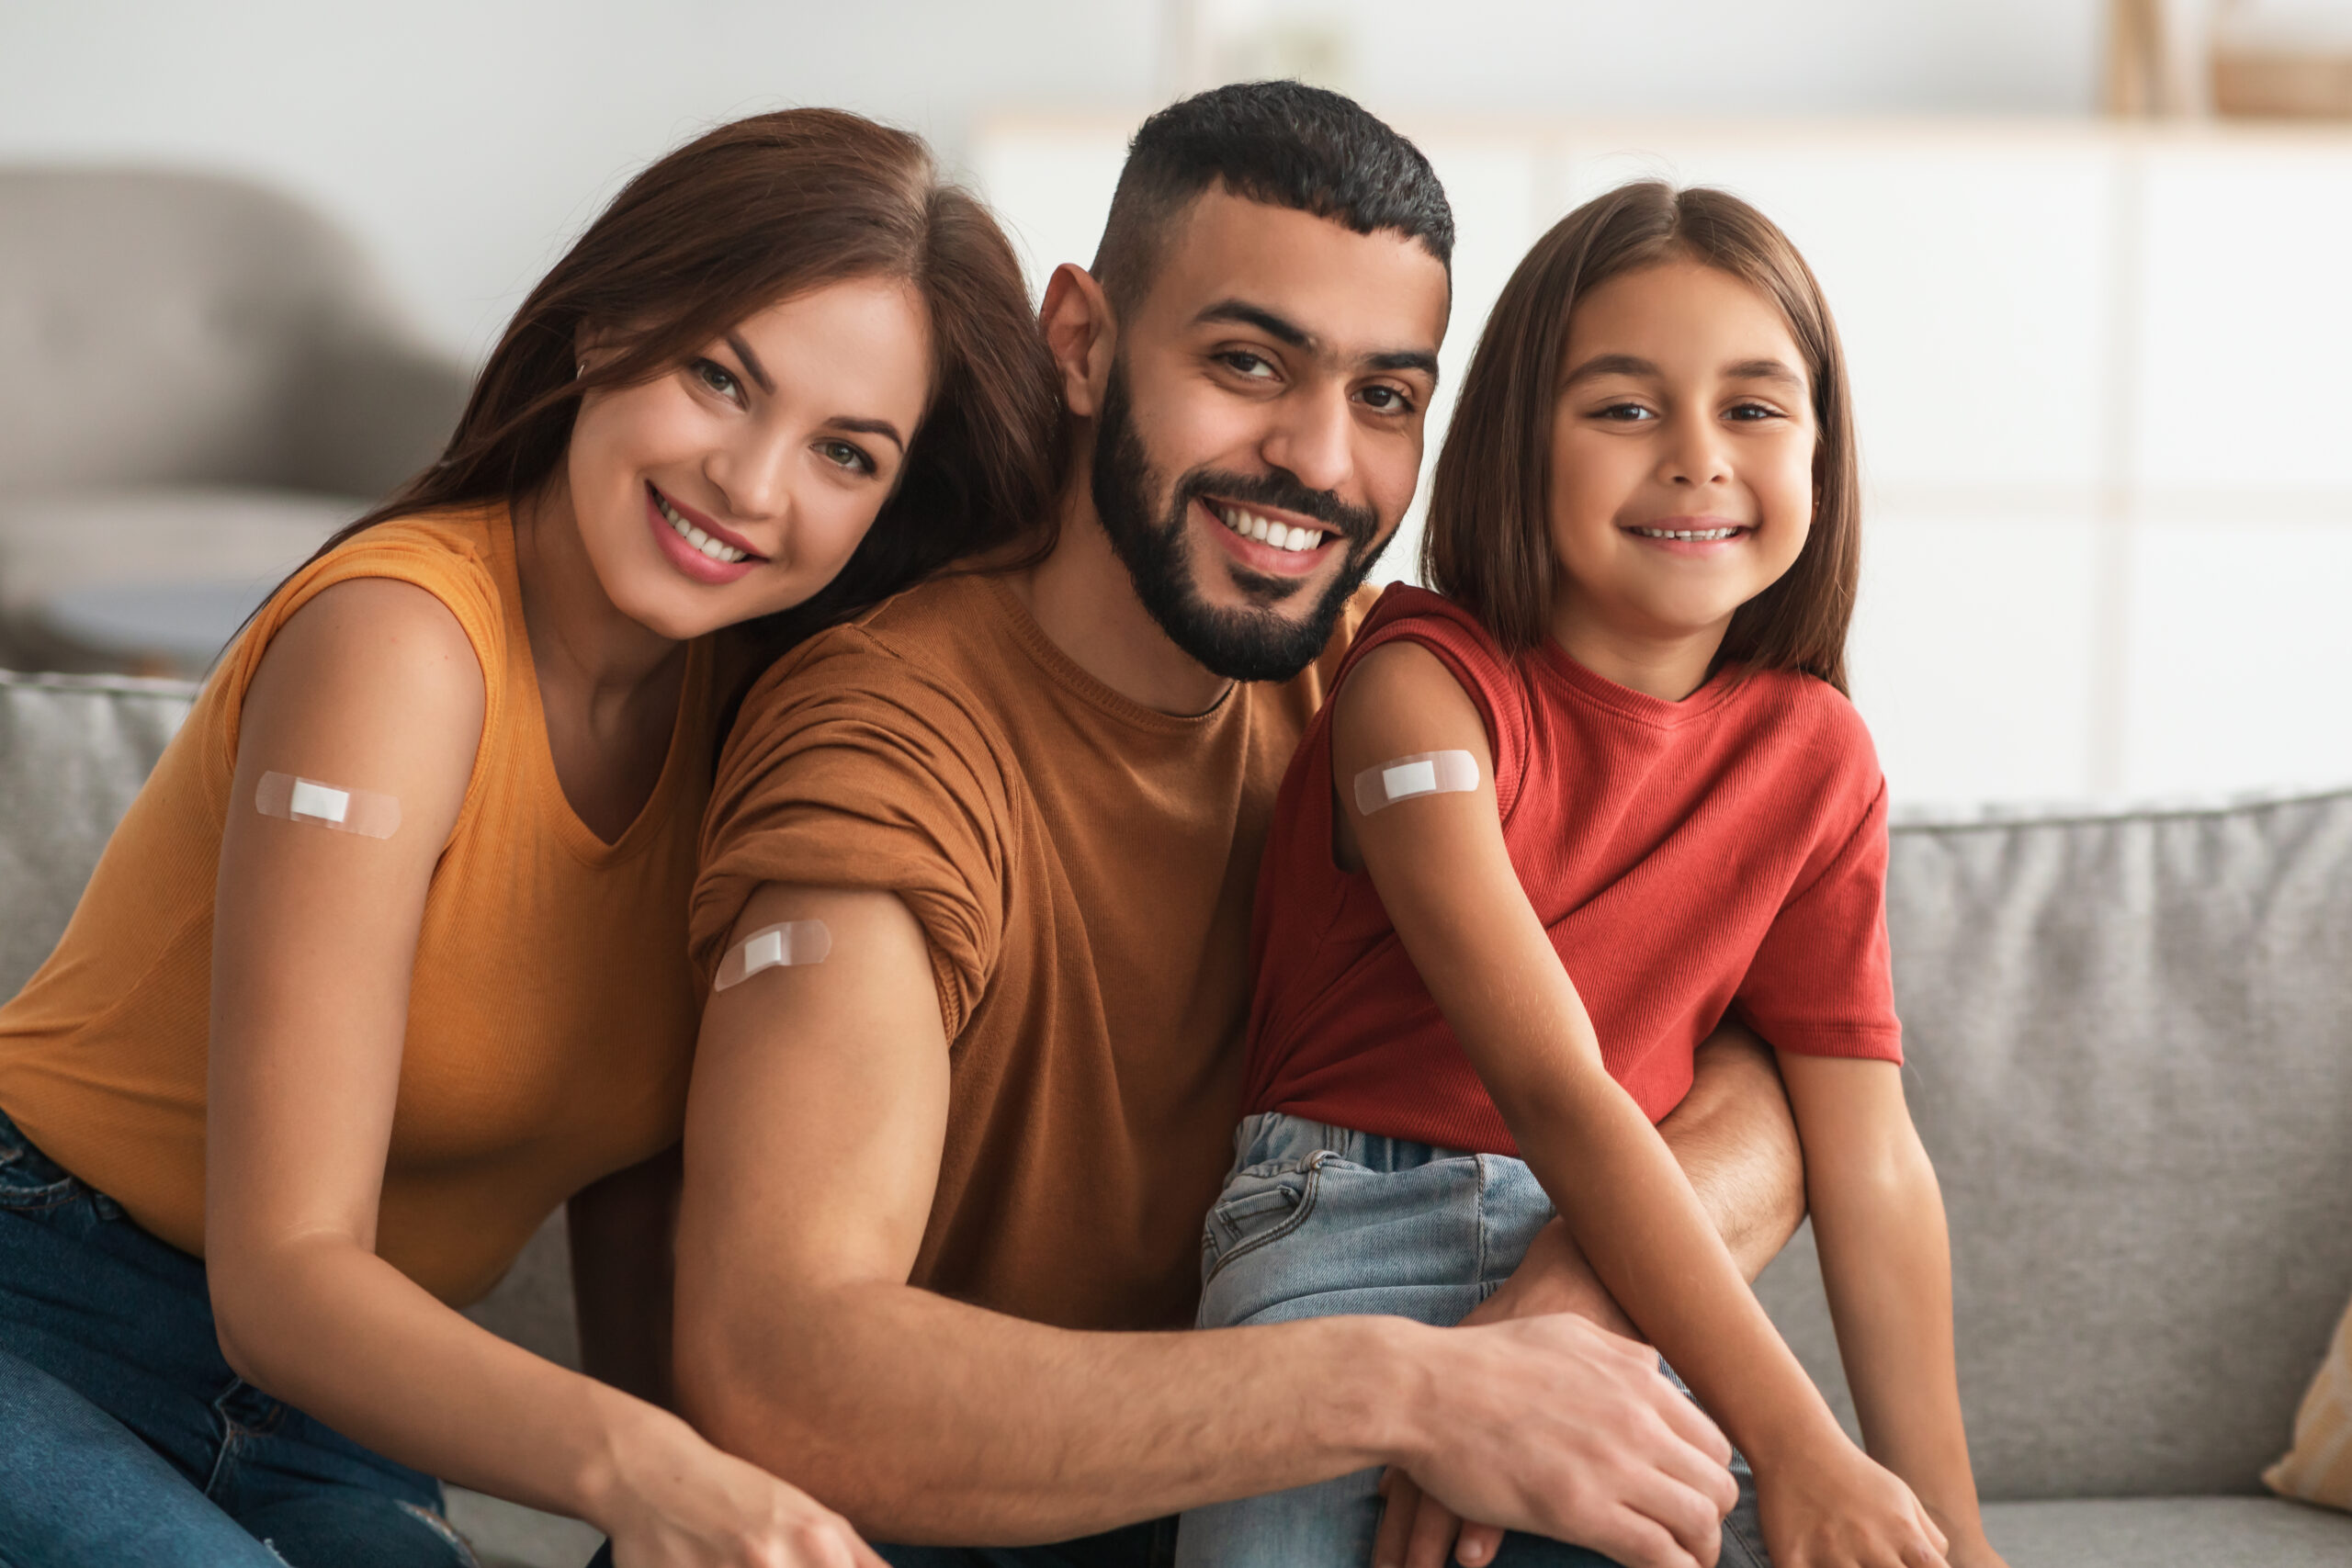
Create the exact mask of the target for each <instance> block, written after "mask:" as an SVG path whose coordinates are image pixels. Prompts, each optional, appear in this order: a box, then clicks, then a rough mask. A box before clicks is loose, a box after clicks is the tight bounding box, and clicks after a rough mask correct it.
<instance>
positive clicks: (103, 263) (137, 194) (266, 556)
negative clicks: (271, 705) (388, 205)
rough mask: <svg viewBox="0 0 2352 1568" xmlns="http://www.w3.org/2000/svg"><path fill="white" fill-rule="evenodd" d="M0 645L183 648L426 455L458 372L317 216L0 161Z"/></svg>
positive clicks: (68, 650)
mask: <svg viewBox="0 0 2352 1568" xmlns="http://www.w3.org/2000/svg"><path fill="white" fill-rule="evenodd" d="M0 363H5V364H6V365H7V366H8V367H10V370H11V374H10V375H9V376H8V377H7V378H6V380H5V382H0V663H6V664H9V665H13V666H15V667H17V668H20V669H23V668H48V669H68V670H71V669H101V668H108V667H115V668H122V667H129V668H134V669H140V670H143V671H148V672H154V673H162V672H165V671H190V672H192V671H193V670H195V669H200V668H201V665H202V663H203V661H204V660H205V659H207V658H209V654H210V652H211V650H212V648H213V647H215V646H217V643H218V636H217V635H216V634H219V633H225V631H226V629H227V627H228V626H233V625H234V624H235V622H236V620H237V619H239V618H241V617H242V615H243V612H244V611H245V610H246V609H249V608H251V606H252V604H253V603H254V602H256V601H257V600H258V597H259V595H260V593H261V592H263V591H265V590H266V588H267V587H268V586H269V585H270V584H271V583H273V582H275V581H277V578H278V577H279V576H280V575H282V574H283V573H284V572H285V571H286V570H288V568H290V567H291V566H293V565H294V564H296V563H297V562H299V561H300V560H301V558H303V557H304V556H306V555H307V554H309V552H310V551H311V549H312V548H313V547H315V546H316V545H317V544H318V542H319V541H320V540H321V539H322V538H323V537H325V536H326V535H327V534H329V533H330V532H332V531H333V530H334V528H335V527H336V526H337V525H340V524H342V523H344V522H346V521H348V520H349V519H350V518H352V517H354V516H356V515H357V514H358V513H359V512H361V511H362V510H364V509H365V508H366V507H367V506H368V504H369V503H370V502H373V501H374V500H375V499H376V498H377V497H379V496H380V495H382V494H383V493H384V492H385V491H388V490H389V489H390V488H391V487H392V486H393V485H395V484H397V483H398V482H400V480H401V479H404V478H406V477H407V476H408V475H409V474H410V473H412V472H413V471H414V470H415V469H416V468H418V467H420V466H421V465H423V464H424V463H425V462H426V461H429V460H430V459H431V458H432V457H433V456H434V455H435V452H437V450H438V449H439V447H440V446H441V444H442V443H443V442H444V441H445V440H447V436H448V434H449V431H450V429H451V427H452V426H453V425H454V424H455V423H456V421H457V417H458V412H460V410H461V409H462V407H463V405H464V400H465V396H466V390H467V386H468V381H469V377H468V374H467V372H466V369H465V367H463V366H461V365H459V364H458V363H457V362H456V361H454V360H453V359H451V358H450V357H449V356H447V355H444V354H441V353H439V352H438V351H436V350H435V349H433V348H431V347H430V346H428V345H427V344H424V342H423V341H422V339H421V338H420V337H419V335H418V334H417V333H416V332H415V331H414V329H413V328H412V327H411V326H410V325H409V324H408V323H407V322H406V321H404V320H403V319H402V317H401V314H400V313H399V312H398V311H397V310H395V309H394V308H393V305H392V303H391V301H390V299H389V297H388V296H387V295H386V293H385V292H384V290H383V288H382V287H381V285H380V284H379V281H378V279H377V278H376V276H375V275H374V272H373V270H372V269H371V268H370V267H369V265H368V263H367V262H366V260H365V258H364V257H362V256H361V254H359V252H358V251H357V249H356V247H355V246H354V245H353V244H352V243H351V242H350V241H349V240H348V239H346V238H345V236H344V235H343V234H341V233H339V232H338V231H336V230H335V229H334V227H333V226H331V225H330V224H329V223H327V222H326V221H325V220H322V218H321V217H320V216H319V215H317V214H316V213H314V212H311V210H309V209H307V208H304V207H303V206H301V205H300V204H299V203H297V202H295V201H293V200H291V199H289V198H288V197H284V196H281V195H278V194H277V193H275V192H272V191H269V190H266V189H263V188H261V187H259V186H254V185H250V184H247V183H245V182H243V181H241V180H235V179H229V178H223V177H220V176H216V175H198V174H184V173H165V172H152V171H140V170H127V169H96V168H36V167H17V168H8V169H0ZM142 595H144V596H145V597H142ZM224 620H225V625H224V624H222V623H223V622H224Z"/></svg>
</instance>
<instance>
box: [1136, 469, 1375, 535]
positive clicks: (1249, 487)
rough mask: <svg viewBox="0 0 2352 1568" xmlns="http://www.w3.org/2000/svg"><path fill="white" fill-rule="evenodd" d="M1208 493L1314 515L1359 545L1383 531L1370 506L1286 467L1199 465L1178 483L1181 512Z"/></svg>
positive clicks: (1179, 508)
mask: <svg viewBox="0 0 2352 1568" xmlns="http://www.w3.org/2000/svg"><path fill="white" fill-rule="evenodd" d="M1208 496H1215V497H1216V499H1217V500H1219V501H1230V502H1237V503H1238V504H1240V505H1244V506H1247V505H1250V504H1251V503H1253V502H1254V503H1255V504H1257V505H1260V506H1268V507H1272V508H1275V509H1276V510H1278V511H1283V512H1289V513H1295V514H1297V515H1298V516H1301V517H1312V518H1314V519H1315V521H1317V523H1322V524H1328V525H1329V526H1330V527H1332V528H1334V529H1336V530H1338V532H1339V534H1340V537H1342V538H1344V539H1346V540H1347V541H1348V542H1349V543H1350V544H1351V545H1354V546H1358V547H1362V546H1364V545H1368V544H1370V543H1371V542H1372V541H1373V540H1374V538H1376V537H1378V536H1379V533H1380V518H1379V516H1378V515H1377V514H1376V513H1374V512H1373V510H1372V509H1371V508H1370V507H1368V506H1351V505H1349V504H1348V503H1347V502H1344V501H1341V500H1340V498H1339V497H1338V496H1337V495H1336V494H1334V493H1332V492H1331V491H1328V490H1309V489H1307V488H1306V486H1305V485H1304V484H1301V483H1300V482H1299V479H1298V476H1297V475H1295V474H1293V473H1291V472H1290V471H1289V470H1287V469H1284V468H1270V469H1268V470H1267V471H1266V472H1264V473H1262V474H1229V473H1224V472H1220V471H1219V470H1217V469H1215V468H1195V469H1193V471H1192V472H1191V473H1189V474H1186V475H1185V476H1184V479H1183V481H1182V483H1180V484H1179V485H1178V486H1177V487H1176V499H1177V502H1178V506H1177V511H1178V513H1179V514H1180V515H1181V514H1182V511H1183V509H1184V508H1185V507H1187V506H1190V505H1191V504H1192V503H1193V502H1195V501H1198V500H1201V499H1203V498H1204V497H1208Z"/></svg>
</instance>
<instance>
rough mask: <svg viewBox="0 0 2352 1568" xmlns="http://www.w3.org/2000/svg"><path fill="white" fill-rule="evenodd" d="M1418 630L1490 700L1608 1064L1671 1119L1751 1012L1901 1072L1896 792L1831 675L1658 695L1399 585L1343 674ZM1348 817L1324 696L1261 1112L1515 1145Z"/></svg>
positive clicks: (1532, 878) (1490, 732)
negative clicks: (1893, 908)
mask: <svg viewBox="0 0 2352 1568" xmlns="http://www.w3.org/2000/svg"><path fill="white" fill-rule="evenodd" d="M1398 640H1408V641H1411V642H1414V643H1417V644H1419V646H1421V647H1423V648H1426V649H1429V650H1430V652H1431V653H1433V654H1434V655H1436V656H1437V658H1438V659H1439V660H1442V662H1443V663H1444V665H1445V666H1446V668H1447V669H1448V670H1449V671H1452V672H1453V677H1454V678H1455V679H1456V680H1457V681H1459V682H1462V686H1463V689H1464V691H1465V692H1466V693H1468V694H1469V695H1470V698H1471V700H1472V701H1473V702H1474V703H1476V705H1477V707H1478V711H1479V714H1480V716H1482V717H1483V718H1484V720H1485V722H1486V728H1487V743H1488V745H1489V746H1490V747H1491V748H1492V750H1493V753H1494V761H1495V790H1496V804H1497V807H1498V810H1499V811H1500V813H1501V815H1502V826H1503V841H1504V844H1505V846H1506V847H1507V849H1508V850H1509V851H1510V858H1511V863H1512V865H1513V866H1514V867H1516V868H1517V870H1518V872H1519V877H1520V883H1521V886H1522V887H1524V888H1525V889H1526V892H1527V896H1528V898H1529V901H1530V902H1531V903H1532V905H1533V907H1534V909H1535V912H1536V914H1537V916H1538V917H1539V918H1540V919H1542V920H1543V921H1544V925H1545V927H1546V928H1547V929H1548V930H1549V931H1550V932H1551V935H1552V942H1553V945H1554V946H1555V948H1556V949H1557V950H1558V952H1559V954H1560V961H1561V963H1563V964H1566V966H1567V971H1568V974H1569V976H1570V977H1571V978H1572V979H1573V980H1574V981H1575V982H1576V985H1577V993H1578V994H1579V995H1580V996H1581V997H1582V998H1583V999H1584V1004H1585V1007H1586V1009H1587V1010H1588V1011H1589V1013H1590V1014H1591V1017H1592V1021H1593V1026H1594V1028H1595V1030H1596V1031H1597V1032H1599V1035H1600V1049H1601V1057H1602V1060H1603V1061H1604V1062H1605V1063H1606V1064H1607V1066H1608V1067H1609V1070H1610V1072H1611V1075H1612V1076H1613V1077H1616V1079H1617V1080H1618V1081H1619V1082H1620V1083H1622V1084H1623V1085H1624V1086H1625V1088H1626V1089H1627V1090H1628V1091H1629V1092H1630V1093H1631V1094H1632V1095H1633V1096H1634V1100H1635V1101H1636V1102H1637V1103H1639V1104H1640V1105H1641V1107H1642V1109H1643V1110H1644V1111H1646V1112H1647V1113H1648V1114H1649V1116H1650V1118H1651V1120H1653V1121H1656V1120H1657V1119H1659V1118H1661V1117H1663V1116H1664V1115H1665V1114H1666V1113H1667V1112H1668V1111H1671V1110H1673V1109H1674V1107H1675V1106H1676V1105H1677V1104H1678V1103H1679V1102H1680V1100H1681V1099H1682V1097H1683V1095H1684V1094H1686V1093H1687V1092H1689V1090H1690V1088H1691V1059H1692V1055H1693V1053H1694V1051H1695V1050H1696V1048H1697V1046H1698V1043H1699V1042H1700V1041H1702V1040H1703V1039H1705V1038H1706V1036H1707V1035H1708V1034H1709V1033H1711V1032H1713V1030H1714V1028H1715V1027H1716V1025H1717V1024H1718V1023H1719V1022H1720V1021H1722V1019H1723V1018H1724V1014H1725V1013H1726V1012H1727V1011H1729V1010H1733V1009H1735V1008H1736V1009H1737V1010H1738V1011H1739V1012H1740V1013H1741V1014H1742V1015H1744V1016H1745V1017H1746V1018H1747V1021H1749V1022H1750V1023H1751V1024H1753V1025H1754V1027H1755V1028H1756V1030H1757V1032H1758V1033H1759V1034H1761V1035H1762V1036H1763V1037H1764V1038H1765V1039H1766V1040H1768V1041H1770V1043H1772V1044H1774V1045H1776V1046H1778V1047H1781V1049H1784V1050H1791V1051H1800V1052H1804V1053H1808V1054H1811V1055H1829V1056H1856V1057H1874V1058H1881V1059H1884V1060H1888V1061H1900V1060H1901V1059H1902V1031H1901V1028H1900V1026H1899V1025H1898V1024H1897V1023H1896V1021H1895V1017H1894V987H1893V980H1892V976H1891V975H1890V973H1889V968H1888V958H1887V946H1886V908H1885V892H1886V886H1885V885H1886V853H1887V838H1886V786H1885V783H1884V781H1883V779H1882V777H1881V776H1880V773H1879V769H1878V761H1877V756H1876V753H1875V752H1874V751H1873V750H1872V748H1871V742H1870V736H1869V733H1868V731H1866V730H1865V729H1864V728H1862V722H1861V719H1860V716H1858V715H1857V714H1856V713H1855V712H1854V709H1853V706H1852V705H1851V704H1849V703H1848V702H1847V701H1846V699H1845V698H1843V697H1841V696H1839V695H1838V693H1837V692H1836V691H1835V690H1833V689H1832V688H1831V687H1829V686H1827V685H1825V684H1824V683H1822V682H1819V681H1816V680H1814V679H1812V678H1811V677H1810V676H1804V675H1798V674H1792V673H1787V672H1781V671H1763V672H1757V673H1752V674H1749V675H1747V677H1746V678H1745V679H1741V678H1739V674H1738V672H1737V671H1724V672H1723V673H1721V674H1718V675H1717V676H1716V677H1715V678H1714V679H1713V680H1711V681H1710V682H1707V684H1706V685H1704V686H1702V687H1701V688H1700V689H1699V690H1698V691H1696V692H1694V693H1692V694H1691V695H1690V696H1689V697H1686V698H1685V699H1683V700H1682V701H1681V702H1679V703H1671V702H1666V701H1662V700H1660V699H1658V698H1656V697H1651V696H1647V695H1645V694H1642V693H1639V692H1634V691H1631V690H1628V689H1627V688H1625V687H1623V686H1620V685H1617V684H1615V683H1614V682H1610V681H1607V680H1604V679H1602V678H1601V677H1600V676H1598V675H1596V674H1594V673H1593V672H1592V671H1589V670H1587V669H1585V668H1583V667H1582V666H1581V665H1579V664H1577V662H1576V661H1575V660H1572V659H1570V658H1569V657H1568V656H1567V655H1566V653H1564V652H1562V651H1561V650H1560V649H1558V648H1556V647H1555V646H1553V645H1551V644H1549V643H1546V644H1544V646H1543V647H1541V648H1538V649H1535V650H1533V651H1532V652H1531V653H1529V654H1527V655H1525V656H1523V657H1521V658H1519V659H1515V660H1514V659H1510V658H1508V657H1506V656H1505V655H1504V654H1503V652H1502V650H1501V649H1499V648H1498V647H1497V646H1496V644H1495V642H1494V640H1493V639H1492V638H1491V637H1488V636H1487V633H1486V631H1485V630H1484V629H1483V628H1482V627H1480V626H1479V625H1478V624H1477V622H1476V620H1475V619H1474V618H1473V617H1472V616H1471V615H1469V614H1468V613H1467V612H1466V611H1464V610H1463V609H1461V608H1460V607H1459V606H1457V605H1455V604H1451V603H1449V602H1448V601H1446V600H1444V599H1442V598H1440V597H1439V596H1438V595H1436V594H1434V593H1430V592H1427V591H1425V590H1422V589H1418V588H1412V587H1408V586H1406V585H1402V584H1399V585H1397V586H1396V587H1393V588H1391V589H1389V590H1388V592H1386V593H1385V594H1384V595H1383V596H1382V598H1381V601H1380V604H1378V605H1377V606H1376V607H1375V608H1374V611H1373V613H1372V615H1371V616H1370V617H1369V618H1368V619H1367V620H1366V622H1365V624H1364V629H1363V633H1362V634H1361V635H1360V636H1359V637H1357V639H1356V642H1355V646H1354V647H1353V649H1351V651H1350V653H1349V656H1348V660H1347V663H1346V664H1345V665H1343V666H1342V667H1341V670H1340V676H1339V681H1340V682H1344V681H1345V680H1346V678H1347V671H1348V670H1351V669H1352V668H1353V667H1354V665H1355V662H1356V661H1357V660H1360V659H1362V658H1363V656H1364V655H1365V654H1366V653H1369V652H1370V651H1371V650H1372V649H1374V648H1378V647H1380V646H1382V645H1383V644H1385V643H1388V642H1394V641H1398ZM1335 689H1336V683H1335ZM1341 783H1342V784H1348V785H1350V786H1351V783H1352V782H1351V781H1344V780H1343V781H1341ZM1333 808H1334V803H1333V796H1332V778H1331V733H1330V716H1329V708H1328V707H1327V708H1326V709H1325V711H1324V713H1323V714H1322V715H1320V716H1318V717H1317V720H1316V722H1315V724H1314V726H1313V727H1312V728H1310V729H1309V730H1308V732H1307V735H1306V741H1305V742H1304V743H1303V744H1302V745H1301V747H1300V748H1299V752H1298V756H1297V759H1296V760H1295V761H1294V762H1293V764H1292V766H1291V769H1290V773H1289V774H1288V776H1287V777H1286V778H1285V779H1284V780H1283V788H1282V794H1281V795H1280V797H1279V799H1278V801H1277V804H1276V806H1275V814H1274V829H1273V835H1272V841H1271V843H1270V844H1269V846H1268V849H1267V853H1266V860H1265V866H1264V870H1263V873H1262V874H1261V877H1260V879H1259V883H1258V897H1257V913H1256V921H1255V931H1254V934H1253V936H1252V939H1251V946H1252V953H1253V957H1254V958H1255V961H1256V974H1257V989H1256V995H1255V999H1254V1002H1253V1005H1252V1009H1251V1015H1250V1065H1249V1069H1248V1074H1247V1085H1248V1087H1247V1089H1246V1091H1245V1108H1246V1110H1248V1111H1288V1112H1290V1113H1291V1114H1293V1115H1295V1116H1303V1117H1307V1118H1310V1119H1312V1120H1314V1121H1317V1122H1329V1123H1332V1124H1333V1125H1336V1126H1341V1127H1351V1128H1354V1129H1356V1130H1358V1131H1361V1132H1365V1133H1374V1134H1384V1135H1385V1136H1389V1137H1397V1138H1409V1139H1413V1140H1415V1141H1417V1142H1421V1143H1428V1144H1437V1145H1444V1146H1446V1147H1449V1148H1458V1149H1468V1150H1474V1151H1476V1152H1479V1153H1486V1154H1516V1153H1517V1152H1518V1150H1517V1148H1516V1146H1515V1145H1514V1144H1513V1142H1512V1140H1511V1136H1510V1130H1509V1129H1508V1128H1506V1127H1505V1126H1504V1124H1503V1120H1502V1116H1501V1113H1500V1112H1499V1111H1497V1110H1496V1108H1495V1104H1494V1100H1493V1099H1492V1098H1491V1097H1490V1096H1488V1094H1487V1090H1486V1088H1485V1086H1484V1085H1483V1084H1481V1083H1480V1082H1479V1080H1478V1076H1477V1073H1476V1070H1475V1069H1474V1068H1472V1066H1471V1065H1470V1061H1469V1058H1468V1057H1467V1056H1465V1055H1464V1054H1463V1051H1462V1047H1461V1044H1460V1043H1459V1042H1458V1041H1456V1040H1455V1039H1454V1037H1453V1031H1452V1030H1451V1029H1450V1028H1449V1027H1448V1026H1447V1024H1446V1021H1445V1019H1444V1017H1443V1015H1442V1013H1440V1011H1439V1010H1438V1007H1437V1003H1436V1001H1435V1000H1434V999H1433V998H1431V997H1430V992H1429V987H1427V986H1426V985H1424V984H1423V983H1422V981H1421V977H1420V975H1419V972H1418V971H1417V970H1416V969H1415V968H1414V967H1413V961H1412V959H1411V958H1410V957H1409V956H1408V954H1407V953H1406V952H1405V949H1404V945H1403V943H1401V942H1399V941H1398V940H1397V932H1396V929H1395V928H1394V927H1393V926H1391V925H1390V924H1389V921H1388V914H1387V911H1386V910H1385V908H1383V907H1382V906H1381V902H1380V895H1379V893H1378V892H1377V891H1376V890H1375V889H1374V886H1373V885H1372V879H1371V877H1369V876H1367V875H1363V874H1354V875H1351V874H1347V873H1345V872H1342V871H1340V869H1339V867H1338V866H1337V865H1336V864H1334V863H1333V862H1332V859H1331V850H1330V846H1331V828H1332V816H1331V814H1332V811H1333Z"/></svg>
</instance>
